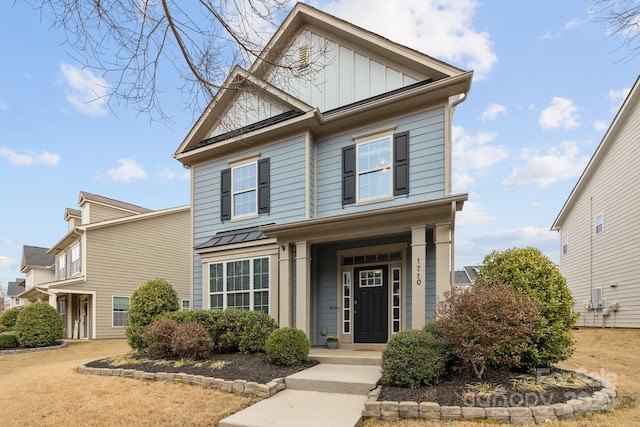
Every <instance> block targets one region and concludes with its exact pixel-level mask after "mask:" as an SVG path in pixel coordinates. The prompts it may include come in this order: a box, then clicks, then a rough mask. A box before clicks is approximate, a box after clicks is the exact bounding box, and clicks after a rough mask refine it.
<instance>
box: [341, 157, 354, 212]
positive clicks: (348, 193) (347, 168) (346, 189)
mask: <svg viewBox="0 0 640 427" xmlns="http://www.w3.org/2000/svg"><path fill="white" fill-rule="evenodd" d="M355 202H356V146H355V145H351V146H349V147H343V148H342V205H343V206H344V205H348V204H351V203H355Z"/></svg>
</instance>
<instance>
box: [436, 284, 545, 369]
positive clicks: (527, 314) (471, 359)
mask: <svg viewBox="0 0 640 427" xmlns="http://www.w3.org/2000/svg"><path fill="white" fill-rule="evenodd" d="M539 312H540V310H539V305H538V303H536V302H535V301H533V300H532V299H530V298H528V297H526V296H525V295H524V294H523V293H522V292H520V291H518V290H516V289H511V288H508V287H507V286H505V285H503V284H501V283H493V282H483V281H476V283H475V284H474V285H473V286H472V287H471V288H470V289H468V290H459V289H454V290H452V291H450V292H447V293H446V294H445V299H444V300H443V301H440V302H439V303H438V324H439V325H440V330H439V332H440V333H441V339H443V340H444V342H445V343H446V344H447V346H448V347H449V350H450V351H451V352H452V353H453V355H455V356H456V357H457V358H458V359H460V360H461V361H462V362H464V363H468V364H469V365H470V366H471V368H472V369H473V372H474V374H475V375H476V376H477V377H478V378H482V374H483V373H484V370H485V368H486V366H487V365H489V364H491V365H494V366H496V367H498V368H507V367H513V366H519V365H520V358H521V355H522V354H523V352H524V351H525V350H526V349H527V346H528V344H529V340H530V338H529V336H530V334H531V332H533V330H534V327H535V322H536V319H537V317H538V315H539Z"/></svg>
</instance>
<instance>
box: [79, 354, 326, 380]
mask: <svg viewBox="0 0 640 427" xmlns="http://www.w3.org/2000/svg"><path fill="white" fill-rule="evenodd" d="M137 359H138V360H140V362H136V363H129V364H125V365H118V366H117V368H120V369H137V370H139V371H145V372H167V373H184V374H191V375H203V376H206V377H214V378H222V379H223V380H230V381H234V380H246V381H253V382H257V383H258V384H266V383H268V382H269V381H271V380H273V379H274V378H283V377H286V376H288V375H291V374H295V373H296V372H299V371H302V370H304V369H307V368H310V367H312V366H314V365H317V364H318V361H317V360H309V361H307V362H303V363H301V364H299V365H295V366H278V365H274V364H272V363H271V362H269V361H268V360H267V356H266V355H265V354H263V353H256V354H240V353H230V354H217V355H216V356H215V357H213V358H212V359H209V360H206V361H199V363H186V364H183V365H181V366H178V367H175V366H171V365H167V364H160V363H156V362H155V361H145V358H142V357H137ZM147 360H148V358H147ZM176 362H177V360H176ZM220 362H223V363H220ZM214 363H216V368H215V369H214V368H211V365H212V364H214ZM220 365H222V366H220ZM86 366H88V367H91V368H114V366H113V365H112V364H111V363H109V361H108V359H100V360H95V361H93V362H89V363H86Z"/></svg>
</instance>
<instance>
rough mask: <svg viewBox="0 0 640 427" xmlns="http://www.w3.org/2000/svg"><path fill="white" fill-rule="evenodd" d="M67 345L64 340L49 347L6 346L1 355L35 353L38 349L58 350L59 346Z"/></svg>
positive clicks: (0, 352) (0, 351)
mask: <svg viewBox="0 0 640 427" xmlns="http://www.w3.org/2000/svg"><path fill="white" fill-rule="evenodd" d="M66 346H67V343H66V342H62V343H61V344H56V345H52V346H49V347H30V348H20V347H18V348H4V349H2V350H0V355H3V354H21V353H35V352H38V351H47V350H57V349H59V348H65V347H66Z"/></svg>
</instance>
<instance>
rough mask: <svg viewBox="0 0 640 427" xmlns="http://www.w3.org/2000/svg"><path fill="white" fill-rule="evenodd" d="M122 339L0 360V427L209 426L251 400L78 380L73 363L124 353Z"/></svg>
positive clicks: (185, 388) (121, 381)
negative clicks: (34, 426)
mask: <svg viewBox="0 0 640 427" xmlns="http://www.w3.org/2000/svg"><path fill="white" fill-rule="evenodd" d="M129 350H130V349H129V347H128V345H127V343H126V341H125V340H106V341H90V342H76V343H72V344H70V345H69V346H68V347H67V348H64V349H61V350H51V351H44V352H37V353H28V354H17V355H0V392H1V393H2V403H3V405H2V407H3V408H4V410H3V411H0V425H1V426H25V425H28V426H33V425H37V426H49V425H51V426H105V425H109V426H162V425H165V426H166V425H189V426H200V425H202V426H204V425H207V426H211V425H216V424H217V423H218V421H220V420H221V419H223V418H225V417H227V416H228V415H230V414H233V413H235V412H237V411H239V410H241V409H243V408H245V407H247V406H249V405H250V404H251V403H253V402H254V400H252V399H248V398H244V397H240V396H237V395H232V394H227V393H221V392H218V391H216V390H208V389H202V388H200V387H197V386H191V385H186V384H180V383H168V382H148V381H140V380H134V379H125V378H117V377H102V376H94V375H80V374H78V373H77V372H76V369H75V368H76V367H77V366H78V365H79V364H82V363H86V362H89V361H91V360H95V359H100V358H103V357H106V356H111V355H114V354H123V353H127V352H128V351H129Z"/></svg>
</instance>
